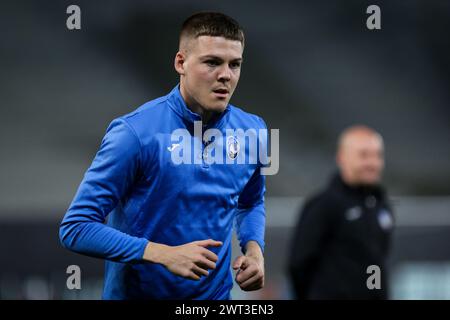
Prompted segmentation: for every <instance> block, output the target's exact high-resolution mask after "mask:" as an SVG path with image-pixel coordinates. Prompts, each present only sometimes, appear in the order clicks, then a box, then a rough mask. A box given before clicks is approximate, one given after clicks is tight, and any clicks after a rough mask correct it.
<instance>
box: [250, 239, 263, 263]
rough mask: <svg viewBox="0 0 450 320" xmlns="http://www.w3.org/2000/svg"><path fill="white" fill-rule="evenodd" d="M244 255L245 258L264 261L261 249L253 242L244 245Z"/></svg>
mask: <svg viewBox="0 0 450 320" xmlns="http://www.w3.org/2000/svg"><path fill="white" fill-rule="evenodd" d="M245 255H246V256H247V257H254V258H256V259H258V260H264V255H263V252H262V249H261V247H260V246H259V244H258V242H256V241H254V240H250V241H248V242H247V244H246V245H245Z"/></svg>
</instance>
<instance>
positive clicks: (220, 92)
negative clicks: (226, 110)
mask: <svg viewBox="0 0 450 320" xmlns="http://www.w3.org/2000/svg"><path fill="white" fill-rule="evenodd" d="M213 92H214V94H215V96H216V97H218V98H221V99H224V98H226V97H228V94H229V93H230V91H229V90H228V89H227V88H217V89H214V90H213Z"/></svg>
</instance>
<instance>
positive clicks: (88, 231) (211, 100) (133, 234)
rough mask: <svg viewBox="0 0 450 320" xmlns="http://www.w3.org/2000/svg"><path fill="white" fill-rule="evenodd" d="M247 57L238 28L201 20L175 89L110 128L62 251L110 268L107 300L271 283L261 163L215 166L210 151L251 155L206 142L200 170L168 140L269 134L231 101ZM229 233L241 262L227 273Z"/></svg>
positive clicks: (181, 56)
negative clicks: (198, 128)
mask: <svg viewBox="0 0 450 320" xmlns="http://www.w3.org/2000/svg"><path fill="white" fill-rule="evenodd" d="M243 50H244V33H243V31H242V29H241V27H240V26H239V24H238V23H237V22H236V21H235V20H234V19H232V18H230V17H228V16H226V15H224V14H221V13H214V12H203V13H197V14H194V15H193V16H191V17H189V18H188V19H187V20H186V21H185V22H184V23H183V25H182V30H181V33H180V41H179V51H178V52H177V53H176V56H175V61H174V65H175V69H176V71H177V72H178V73H179V75H180V82H179V84H178V85H177V86H175V87H174V88H173V90H172V91H171V92H170V93H169V94H167V95H166V96H163V97H160V98H157V99H155V100H152V101H150V102H147V103H145V104H144V105H142V106H140V107H139V108H137V109H136V110H134V111H133V112H131V113H129V114H126V115H124V116H121V117H119V118H117V119H115V120H113V121H112V122H111V124H110V125H109V127H108V129H107V131H106V134H105V136H104V138H103V140H102V143H101V146H100V149H99V151H98V152H97V154H96V156H95V158H94V160H93V162H92V164H91V166H90V168H89V169H88V170H87V172H86V174H85V176H84V178H83V180H82V182H81V184H80V186H79V188H78V191H77V193H76V195H75V197H74V199H73V201H72V203H71V205H70V207H69V208H68V211H67V213H66V214H65V217H64V219H63V221H62V223H61V226H60V239H61V242H62V244H63V245H64V246H65V247H66V248H68V249H69V250H72V251H75V252H78V253H81V254H85V255H89V256H94V257H99V258H103V259H106V266H105V282H104V292H103V298H104V299H230V298H231V296H230V290H231V288H232V286H233V277H232V270H231V267H232V268H233V269H235V270H237V273H236V277H235V281H236V282H237V283H238V284H239V286H240V288H241V289H242V290H245V291H251V290H257V289H260V288H262V287H263V286H264V258H263V250H264V228H265V209H264V193H265V177H264V175H262V174H261V167H262V166H263V165H262V164H261V162H260V161H258V162H257V163H256V164H255V163H243V164H236V163H231V164H215V163H213V164H210V163H208V161H207V159H206V158H207V155H208V148H209V147H210V146H211V145H214V144H218V145H224V146H226V153H224V154H225V156H226V157H229V158H230V160H232V159H235V158H236V155H237V154H238V153H239V152H241V153H245V154H246V155H247V156H250V155H249V152H250V151H249V146H245V147H241V148H240V145H239V142H238V141H237V140H234V139H232V140H231V142H230V141H228V139H227V141H225V139H223V140H221V139H216V140H217V141H216V140H214V141H206V140H207V139H206V140H203V141H199V144H200V146H201V151H200V152H199V153H196V151H195V150H194V151H193V154H192V157H197V156H198V157H200V162H199V163H198V162H197V163H196V162H194V163H188V164H186V163H181V164H174V162H173V159H172V153H173V152H179V151H180V150H179V149H180V148H181V147H182V144H181V143H174V142H173V140H172V138H171V137H172V133H173V132H174V131H175V130H177V129H185V130H187V132H189V133H193V132H194V131H195V123H196V122H197V121H202V130H207V129H216V130H218V131H219V132H221V133H223V134H224V135H225V134H226V130H227V129H238V128H241V129H242V130H244V131H245V130H247V129H255V130H260V129H266V125H265V123H264V121H263V120H262V119H261V118H260V117H258V116H256V115H252V114H249V113H246V112H244V111H243V110H241V109H240V108H238V107H235V106H233V105H231V104H229V100H230V98H231V96H232V95H233V92H234V90H235V88H236V86H237V84H238V81H239V76H240V72H241V64H242V54H243ZM189 139H190V140H191V141H192V142H193V144H195V139H197V140H198V138H197V137H196V136H195V135H194V134H192V135H190V136H189ZM200 139H201V138H200ZM184 152H186V150H184ZM108 215H109V217H108V221H107V224H104V222H105V221H106V218H107V216H108ZM233 225H235V227H236V232H237V236H238V240H239V242H240V246H241V251H242V253H243V255H240V256H238V257H237V258H236V260H235V261H234V262H233V264H232V265H231V239H232V230H233Z"/></svg>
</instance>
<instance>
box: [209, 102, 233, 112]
mask: <svg viewBox="0 0 450 320" xmlns="http://www.w3.org/2000/svg"><path fill="white" fill-rule="evenodd" d="M227 105H228V101H227V102H220V103H217V102H215V103H211V104H209V106H208V108H207V110H208V111H214V112H224V111H225V109H226V108H227Z"/></svg>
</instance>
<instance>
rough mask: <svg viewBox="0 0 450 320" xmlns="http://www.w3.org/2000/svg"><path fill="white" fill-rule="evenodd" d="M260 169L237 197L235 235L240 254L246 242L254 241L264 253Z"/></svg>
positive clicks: (263, 213)
mask: <svg viewBox="0 0 450 320" xmlns="http://www.w3.org/2000/svg"><path fill="white" fill-rule="evenodd" d="M260 171H261V168H259V167H258V169H256V170H255V173H254V174H253V176H252V177H251V178H250V180H249V182H248V183H247V185H246V186H245V188H244V190H243V192H242V193H241V195H240V196H239V201H238V209H237V213H236V233H237V238H238V240H239V245H240V247H241V250H242V252H243V253H244V254H245V246H246V244H247V242H248V241H250V240H254V241H256V242H257V243H258V244H259V246H260V247H261V250H262V252H264V245H265V243H264V231H265V224H266V213H265V207H264V193H265V191H266V188H265V176H263V175H261V172H260Z"/></svg>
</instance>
